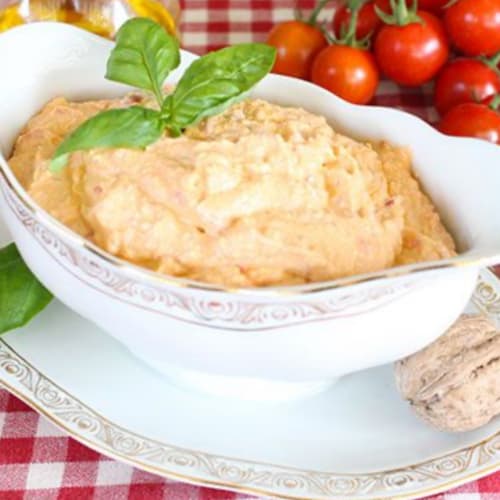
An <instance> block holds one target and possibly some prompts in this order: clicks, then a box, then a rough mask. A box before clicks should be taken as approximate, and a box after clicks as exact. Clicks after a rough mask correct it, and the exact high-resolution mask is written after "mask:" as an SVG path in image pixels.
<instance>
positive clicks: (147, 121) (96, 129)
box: [50, 106, 165, 172]
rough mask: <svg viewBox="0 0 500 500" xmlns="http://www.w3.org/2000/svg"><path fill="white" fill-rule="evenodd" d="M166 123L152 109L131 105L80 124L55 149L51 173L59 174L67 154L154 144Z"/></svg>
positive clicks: (98, 115) (111, 110)
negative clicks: (86, 150)
mask: <svg viewBox="0 0 500 500" xmlns="http://www.w3.org/2000/svg"><path fill="white" fill-rule="evenodd" d="M164 128H165V124H164V123H163V121H162V119H161V116H160V113H159V112H158V111H154V110H153V109H148V108H142V107H140V106H132V107H130V108H122V109H110V110H108V111H103V112H102V113H99V114H97V115H95V116H93V117H92V118H90V119H89V120H87V121H86V122H84V123H82V124H81V125H80V126H79V127H78V128H77V129H76V130H75V131H74V132H73V133H72V134H70V135H69V136H68V137H66V139H65V140H64V141H63V142H62V143H61V144H60V145H59V147H58V148H57V150H56V152H55V154H54V157H53V158H52V161H51V162H50V170H51V171H52V172H59V171H60V170H61V169H63V168H64V167H65V166H66V163H67V159H68V156H69V155H68V154H69V153H72V152H73V151H79V150H85V149H94V148H111V147H117V148H119V147H125V148H144V147H146V146H148V145H149V144H151V143H153V142H155V141H157V140H158V139H159V138H160V137H161V136H162V134H163V131H164Z"/></svg>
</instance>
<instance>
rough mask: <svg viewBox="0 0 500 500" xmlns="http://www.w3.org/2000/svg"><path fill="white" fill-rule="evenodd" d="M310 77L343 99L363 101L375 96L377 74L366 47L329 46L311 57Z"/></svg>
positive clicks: (355, 102)
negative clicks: (313, 57)
mask: <svg viewBox="0 0 500 500" xmlns="http://www.w3.org/2000/svg"><path fill="white" fill-rule="evenodd" d="M311 79H312V81H313V82H314V83H316V84H317V85H320V86H321V87H324V88H325V89H327V90H329V91H330V92H333V93H334V94H336V95H338V96H340V97H342V98H343V99H345V100H346V101H350V102H352V103H354V104H366V103H367V102H369V101H371V99H372V98H373V96H374V95H375V91H376V90H377V85H378V82H379V75H378V70H377V65H376V64H375V59H374V57H373V55H372V54H371V53H370V52H368V51H367V50H363V49H359V48H355V47H349V46H347V45H330V46H329V47H327V48H326V49H323V50H322V51H321V52H320V53H319V54H318V56H317V57H316V59H315V60H314V64H313V67H312V73H311Z"/></svg>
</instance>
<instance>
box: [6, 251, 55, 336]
mask: <svg viewBox="0 0 500 500" xmlns="http://www.w3.org/2000/svg"><path fill="white" fill-rule="evenodd" d="M51 300H52V295H51V294H50V292H49V291H48V290H46V289H45V288H44V287H43V285H42V284H41V283H40V282H39V281H38V280H37V279H36V278H35V276H34V275H33V274H32V273H31V271H30V270H29V268H28V267H27V266H26V264H25V263H24V261H23V259H22V257H21V255H20V254H19V252H18V250H17V248H16V246H15V245H14V244H11V245H9V246H7V247H5V248H3V249H1V250H0V333H5V332H7V331H9V330H13V329H14V328H19V327H21V326H24V325H25V324H26V323H28V322H29V321H30V320H31V319H32V318H33V317H34V316H36V315H37V314H38V313H39V312H41V311H42V310H43V309H44V308H45V307H46V306H47V305H48V304H49V303H50V301H51Z"/></svg>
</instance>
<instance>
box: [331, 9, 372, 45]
mask: <svg viewBox="0 0 500 500" xmlns="http://www.w3.org/2000/svg"><path fill="white" fill-rule="evenodd" d="M364 4H365V1H364V0H361V1H360V0H352V1H351V2H350V4H349V5H350V7H349V10H350V11H351V17H350V19H349V24H348V25H347V29H345V26H342V27H341V33H340V38H338V39H336V40H335V41H334V43H337V44H338V45H347V46H348V47H354V48H361V49H367V48H368V46H369V40H370V36H371V33H370V34H368V36H366V37H365V38H363V39H362V40H358V39H357V37H356V27H357V24H358V17H359V11H360V10H361V8H362V7H363V5H364Z"/></svg>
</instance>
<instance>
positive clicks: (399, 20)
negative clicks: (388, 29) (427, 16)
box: [375, 0, 423, 26]
mask: <svg viewBox="0 0 500 500" xmlns="http://www.w3.org/2000/svg"><path fill="white" fill-rule="evenodd" d="M390 4H391V13H390V14H387V13H386V12H384V11H383V10H382V9H380V8H379V7H378V5H376V6H375V12H376V13H377V16H378V17H380V19H382V21H383V22H384V23H385V24H390V25H394V26H406V25H408V24H411V23H423V20H422V18H421V17H420V16H419V15H418V14H417V10H418V0H413V4H412V6H411V7H408V6H407V5H406V1H405V0H391V1H390Z"/></svg>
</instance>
